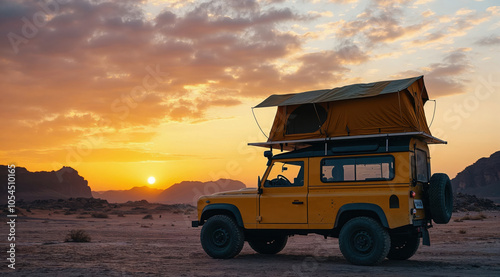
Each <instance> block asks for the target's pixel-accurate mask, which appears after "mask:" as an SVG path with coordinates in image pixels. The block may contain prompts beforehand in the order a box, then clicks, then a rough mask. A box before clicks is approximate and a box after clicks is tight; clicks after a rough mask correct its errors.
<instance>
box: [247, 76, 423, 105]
mask: <svg viewBox="0 0 500 277" xmlns="http://www.w3.org/2000/svg"><path fill="white" fill-rule="evenodd" d="M423 77H424V76H418V77H413V78H407V79H401V80H392V81H382V82H375V83H369V84H354V85H348V86H344V87H339V88H333V89H323V90H314V91H307V92H302V93H296V94H285V95H276V94H275V95H271V96H269V97H268V98H267V99H266V100H264V101H263V102H262V103H260V104H258V105H257V106H255V108H262V107H273V106H290V105H298V104H307V103H323V102H331V101H340V100H347V99H355V98H364V97H372V96H377V95H382V94H389V93H395V92H398V91H402V90H405V89H407V88H408V87H410V86H411V85H412V84H413V83H415V82H416V81H419V82H421V83H422V86H423ZM423 87H424V90H423V92H422V99H423V101H424V103H425V101H427V100H428V99H429V97H428V96H427V90H426V89H425V86H423Z"/></svg>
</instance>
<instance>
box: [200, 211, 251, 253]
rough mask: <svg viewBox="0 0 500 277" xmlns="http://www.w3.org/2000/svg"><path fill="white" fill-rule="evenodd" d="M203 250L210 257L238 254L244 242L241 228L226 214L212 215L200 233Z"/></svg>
mask: <svg viewBox="0 0 500 277" xmlns="http://www.w3.org/2000/svg"><path fill="white" fill-rule="evenodd" d="M200 239H201V246H202V247H203V250H205V252H206V253H207V254H208V255H209V256H210V257H212V258H216V259H230V258H232V257H234V256H236V255H238V254H239V253H240V251H241V249H242V248H243V243H244V242H245V238H244V234H243V230H242V229H241V228H240V227H239V226H238V225H237V224H236V222H234V220H233V219H232V218H231V217H229V216H227V215H214V216H212V217H211V218H209V219H208V220H207V222H206V223H205V224H204V225H203V228H202V229H201V234H200Z"/></svg>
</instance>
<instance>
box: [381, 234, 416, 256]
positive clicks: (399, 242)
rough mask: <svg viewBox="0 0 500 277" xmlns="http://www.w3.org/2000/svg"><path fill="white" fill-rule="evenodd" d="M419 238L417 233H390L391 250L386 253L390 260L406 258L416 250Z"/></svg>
mask: <svg viewBox="0 0 500 277" xmlns="http://www.w3.org/2000/svg"><path fill="white" fill-rule="evenodd" d="M419 245H420V238H419V237H418V235H417V234H412V235H392V236H391V250H389V254H387V258H388V259H390V260H400V261H402V260H408V259H409V258H411V257H412V256H413V255H415V253H416V252H417V250H418V246H419Z"/></svg>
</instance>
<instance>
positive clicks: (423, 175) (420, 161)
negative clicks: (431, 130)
mask: <svg viewBox="0 0 500 277" xmlns="http://www.w3.org/2000/svg"><path fill="white" fill-rule="evenodd" d="M415 153H416V155H417V157H416V160H417V181H418V182H424V183H426V182H429V167H428V165H427V153H425V151H422V150H420V149H417V151H415Z"/></svg>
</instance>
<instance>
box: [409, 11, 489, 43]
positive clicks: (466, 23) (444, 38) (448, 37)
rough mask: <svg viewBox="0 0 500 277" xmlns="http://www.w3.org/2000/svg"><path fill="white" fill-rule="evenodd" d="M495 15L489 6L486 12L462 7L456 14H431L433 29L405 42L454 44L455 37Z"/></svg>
mask: <svg viewBox="0 0 500 277" xmlns="http://www.w3.org/2000/svg"><path fill="white" fill-rule="evenodd" d="M493 15H494V10H492V9H490V8H488V9H487V10H486V12H477V11H475V10H470V9H465V8H463V9H460V10H458V11H457V12H456V13H455V16H453V17H450V16H434V15H429V16H427V18H429V19H430V20H432V24H430V25H429V26H432V31H429V32H427V33H425V34H424V35H423V36H421V37H419V38H417V39H414V40H413V41H411V42H409V43H405V46H407V47H421V46H427V47H434V45H435V44H436V43H441V44H452V43H453V42H454V40H453V39H454V38H455V37H461V36H464V35H467V32H468V31H470V30H471V29H472V28H474V27H475V26H477V25H479V24H481V23H484V22H486V21H488V20H490V18H491V17H492V16H493Z"/></svg>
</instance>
